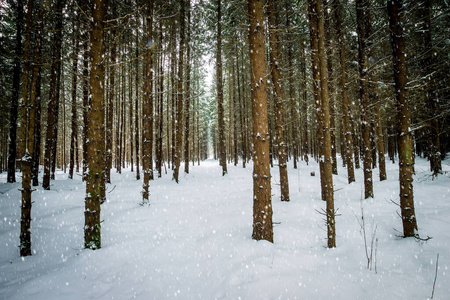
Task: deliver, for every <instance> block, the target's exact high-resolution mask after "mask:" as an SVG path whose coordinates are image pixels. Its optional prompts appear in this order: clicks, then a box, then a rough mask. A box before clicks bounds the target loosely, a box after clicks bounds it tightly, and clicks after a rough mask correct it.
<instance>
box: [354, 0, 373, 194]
mask: <svg viewBox="0 0 450 300" xmlns="http://www.w3.org/2000/svg"><path fill="white" fill-rule="evenodd" d="M367 7H368V3H367V1H366V0H357V1H356V17H357V33H358V64H359V101H360V109H361V131H362V139H363V147H364V148H363V153H364V158H363V169H364V170H363V172H364V198H365V199H367V198H373V181H372V147H371V143H370V121H371V112H370V110H369V99H368V90H367V80H368V77H367V67H368V65H367V57H366V56H367V53H366V35H365V26H364V22H365V18H366V17H367V16H366V14H365V9H367Z"/></svg>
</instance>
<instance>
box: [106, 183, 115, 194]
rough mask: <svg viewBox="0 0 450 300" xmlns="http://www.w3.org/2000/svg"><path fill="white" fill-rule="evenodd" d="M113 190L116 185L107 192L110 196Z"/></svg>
mask: <svg viewBox="0 0 450 300" xmlns="http://www.w3.org/2000/svg"><path fill="white" fill-rule="evenodd" d="M115 188H116V185H114V187H113V188H112V190H110V191H109V192H108V194H111V193H112V191H114V189H115Z"/></svg>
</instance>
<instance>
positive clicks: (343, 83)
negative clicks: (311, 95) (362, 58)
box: [332, 0, 355, 183]
mask: <svg viewBox="0 0 450 300" xmlns="http://www.w3.org/2000/svg"><path fill="white" fill-rule="evenodd" d="M332 4H333V10H334V19H335V26H336V35H337V42H338V48H339V64H340V71H341V72H340V73H341V74H340V76H339V94H340V95H341V105H342V115H343V121H342V125H343V131H344V138H345V143H344V145H345V150H344V151H345V165H346V166H347V179H348V183H352V182H354V181H355V169H354V166H353V141H352V130H351V123H350V119H351V114H350V109H349V104H348V94H347V48H346V44H345V41H344V33H343V28H342V26H343V24H342V18H343V16H342V4H341V3H340V0H334V1H332ZM341 152H343V151H342V149H341Z"/></svg>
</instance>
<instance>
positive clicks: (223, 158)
mask: <svg viewBox="0 0 450 300" xmlns="http://www.w3.org/2000/svg"><path fill="white" fill-rule="evenodd" d="M220 2H221V0H218V3H217V49H216V88H217V123H218V124H217V126H218V131H219V144H218V150H219V164H220V165H221V166H222V176H224V175H225V174H227V147H226V138H225V121H224V115H225V113H224V108H223V81H222V24H221V18H222V12H221V3H220Z"/></svg>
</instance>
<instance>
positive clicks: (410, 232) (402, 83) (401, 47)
mask: <svg viewBox="0 0 450 300" xmlns="http://www.w3.org/2000/svg"><path fill="white" fill-rule="evenodd" d="M387 7H388V15H389V28H390V30H391V45H392V58H393V61H394V83H395V97H396V100H397V137H398V156H399V158H398V159H399V163H398V164H399V169H400V171H399V183H400V208H401V212H402V221H403V235H404V237H412V236H416V231H417V220H416V214H415V212H414V194H413V184H412V183H413V167H414V161H413V148H412V133H411V111H410V109H409V101H408V95H407V90H406V82H407V67H406V55H405V53H406V49H405V37H404V36H403V25H402V24H403V23H402V21H403V13H404V11H403V1H402V0H388V1H387Z"/></svg>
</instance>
